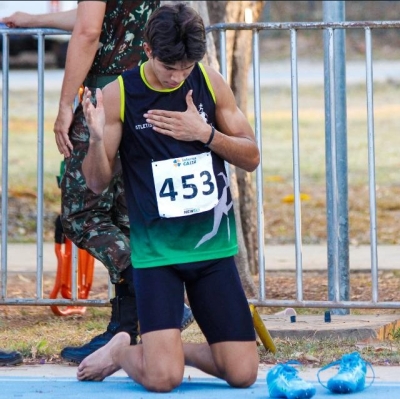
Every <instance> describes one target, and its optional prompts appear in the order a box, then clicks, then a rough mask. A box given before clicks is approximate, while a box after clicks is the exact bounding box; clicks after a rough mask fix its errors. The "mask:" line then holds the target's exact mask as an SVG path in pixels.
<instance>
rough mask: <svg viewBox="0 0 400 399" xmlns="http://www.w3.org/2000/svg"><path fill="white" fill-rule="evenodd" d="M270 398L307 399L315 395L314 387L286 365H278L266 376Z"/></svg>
mask: <svg viewBox="0 0 400 399" xmlns="http://www.w3.org/2000/svg"><path fill="white" fill-rule="evenodd" d="M267 385H268V390H269V396H270V397H271V398H287V399H308V398H311V397H313V396H314V395H315V392H316V389H315V387H314V386H313V385H312V384H311V383H309V382H307V381H304V380H303V379H302V378H300V377H299V376H298V371H297V370H296V369H295V368H294V367H292V366H289V365H288V364H278V365H276V366H275V367H273V368H272V369H271V370H270V371H269V372H268V374H267Z"/></svg>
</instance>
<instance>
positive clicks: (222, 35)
mask: <svg viewBox="0 0 400 399" xmlns="http://www.w3.org/2000/svg"><path fill="white" fill-rule="evenodd" d="M219 47H220V63H221V75H222V76H223V77H224V78H225V80H227V78H228V66H227V63H226V31H225V30H224V29H222V30H220V31H219Z"/></svg>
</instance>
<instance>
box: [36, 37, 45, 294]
mask: <svg viewBox="0 0 400 399" xmlns="http://www.w3.org/2000/svg"><path fill="white" fill-rule="evenodd" d="M37 40H38V104H37V107H38V116H37V126H38V132H37V225H36V240H37V243H36V251H37V252H36V273H37V275H36V297H37V298H40V299H42V298H43V209H44V195H43V191H44V183H43V169H44V168H43V160H44V34H43V32H38V36H37Z"/></svg>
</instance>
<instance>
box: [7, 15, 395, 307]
mask: <svg viewBox="0 0 400 399" xmlns="http://www.w3.org/2000/svg"><path fill="white" fill-rule="evenodd" d="M399 28H400V22H399V21H395V22H392V21H388V22H340V23H333V22H328V23H326V22H325V23H324V22H320V23H319V22H317V23H252V24H245V23H243V24H240V23H239V24H217V25H213V26H211V27H208V28H207V31H208V32H212V31H218V32H219V37H220V50H221V54H222V56H221V73H222V74H223V75H224V76H225V77H226V75H227V63H226V32H227V31H229V30H248V31H251V33H252V39H253V46H252V57H253V58H252V61H253V62H252V75H253V87H254V93H253V94H254V118H255V119H254V127H255V134H256V138H257V143H258V145H259V148H262V136H263V134H262V127H261V96H260V32H261V31H264V30H269V31H288V32H289V33H290V50H291V60H290V62H291V100H292V140H293V165H294V167H293V187H294V189H293V194H294V212H295V218H294V225H295V258H296V290H297V297H296V299H295V300H267V299H266V295H265V293H266V289H268V287H266V285H265V277H266V276H265V267H264V266H265V255H264V246H265V237H264V210H263V204H264V199H263V190H264V189H263V162H262V160H261V163H260V165H259V167H258V168H257V171H256V187H257V211H258V221H257V226H258V247H259V256H258V263H259V266H260V267H259V297H258V299H257V300H254V301H251V302H252V303H253V304H254V305H256V306H274V307H288V306H291V307H310V308H346V309H349V308H392V309H393V308H400V302H382V301H379V298H378V261H377V239H376V183H375V165H374V159H375V148H374V107H373V96H374V95H373V61H372V41H371V35H372V30H374V29H399ZM348 29H362V30H364V33H365V47H366V59H365V73H366V87H367V90H366V97H367V120H368V155H369V192H370V200H369V201H370V219H371V223H370V237H371V279H372V293H371V294H372V300H371V301H363V302H361V301H350V300H343V299H341V296H340V289H341V287H340V284H341V281H340V270H339V237H338V234H337V231H336V227H335V226H338V224H339V217H340V215H339V214H338V207H337V204H338V188H337V185H338V178H341V177H340V176H338V173H337V161H336V156H332V157H331V159H330V165H329V167H330V170H329V173H330V174H331V175H332V178H331V180H330V181H328V182H327V184H328V185H329V187H330V188H331V190H332V196H333V204H334V205H335V206H333V208H332V226H333V228H332V229H331V230H332V231H331V233H332V234H333V240H332V248H333V251H332V256H331V259H332V265H331V266H332V271H333V277H334V280H333V292H334V297H333V299H332V300H328V301H308V300H304V299H303V286H302V279H303V265H302V233H301V225H300V223H301V207H300V161H299V115H298V72H297V62H298V58H297V32H298V31H299V30H321V31H323V32H324V33H325V34H326V35H327V36H326V37H327V48H326V51H325V52H326V72H327V73H326V75H325V83H327V82H328V88H329V90H328V92H329V97H328V101H329V106H330V113H331V115H333V117H331V118H330V121H329V125H330V134H331V138H332V139H331V141H330V145H331V148H330V150H331V152H332V154H336V151H337V149H336V123H335V119H336V118H335V116H336V112H335V104H336V97H335V93H336V86H335V78H337V77H336V75H335V61H336V60H335V32H336V31H345V30H348ZM0 33H1V34H2V37H3V60H2V70H3V76H2V83H3V92H2V111H3V112H2V113H3V119H2V202H1V206H2V213H1V215H2V227H1V233H2V238H1V298H0V304H5V305H82V306H87V305H93V306H102V305H105V304H107V303H108V302H106V301H102V300H90V299H88V300H80V299H78V298H77V281H76V262H74V265H73V280H72V299H71V300H67V299H54V300H50V299H46V298H44V297H43V223H42V221H43V205H44V198H43V134H44V125H43V104H44V78H43V76H44V39H45V36H46V35H53V34H69V33H68V32H63V31H59V30H53V29H4V28H0ZM11 34H23V35H35V36H37V38H38V158H37V170H38V172H37V187H38V189H37V259H36V264H37V269H36V273H37V286H36V298H18V299H15V298H7V245H8V238H7V224H8V213H7V212H8V123H9V117H8V116H9V103H8V93H9V57H8V54H9V47H8V46H9V42H8V36H9V35H11ZM327 174H328V172H327ZM342 178H343V176H342ZM347 245H348V243H347ZM75 257H76V255H75ZM266 266H268V265H266Z"/></svg>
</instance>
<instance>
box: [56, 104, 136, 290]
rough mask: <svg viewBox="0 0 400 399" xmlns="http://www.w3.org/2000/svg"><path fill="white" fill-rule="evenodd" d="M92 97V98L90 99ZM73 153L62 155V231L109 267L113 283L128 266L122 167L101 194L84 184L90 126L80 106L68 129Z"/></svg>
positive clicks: (126, 222)
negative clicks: (84, 167) (84, 166)
mask: <svg viewBox="0 0 400 399" xmlns="http://www.w3.org/2000/svg"><path fill="white" fill-rule="evenodd" d="M93 100H94V99H93ZM69 136H70V140H71V142H72V145H73V150H72V154H71V156H70V157H69V158H65V173H64V175H63V177H62V180H61V221H62V225H63V230H64V234H65V235H66V237H68V238H69V239H70V240H71V241H72V242H73V243H74V244H75V245H76V246H77V247H78V248H82V249H85V250H87V251H88V252H89V253H90V254H91V255H92V256H94V257H95V258H96V259H98V260H99V261H100V262H102V263H103V264H104V265H105V267H106V268H107V269H108V272H109V274H110V279H111V282H112V283H114V284H115V283H118V281H120V278H121V276H120V272H122V271H123V270H125V269H126V268H127V267H128V266H131V259H130V255H131V250H130V247H129V220H128V212H127V208H126V201H125V192H124V185H123V181H122V171H121V168H120V167H119V168H118V169H119V171H118V172H116V173H115V175H114V177H113V179H112V181H111V183H110V185H109V187H108V188H107V189H106V190H105V191H103V192H102V193H101V194H100V195H98V194H95V193H93V191H91V190H90V189H89V188H88V187H87V186H86V182H85V178H84V176H83V173H82V162H83V159H84V157H85V155H86V153H87V150H88V146H89V130H88V127H87V125H86V121H85V117H84V115H83V110H82V106H81V105H79V106H78V107H77V109H76V111H75V115H74V121H73V123H72V125H71V128H70V132H69Z"/></svg>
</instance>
